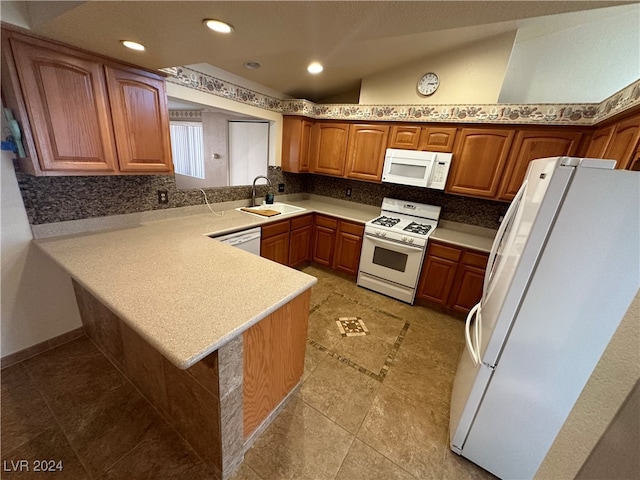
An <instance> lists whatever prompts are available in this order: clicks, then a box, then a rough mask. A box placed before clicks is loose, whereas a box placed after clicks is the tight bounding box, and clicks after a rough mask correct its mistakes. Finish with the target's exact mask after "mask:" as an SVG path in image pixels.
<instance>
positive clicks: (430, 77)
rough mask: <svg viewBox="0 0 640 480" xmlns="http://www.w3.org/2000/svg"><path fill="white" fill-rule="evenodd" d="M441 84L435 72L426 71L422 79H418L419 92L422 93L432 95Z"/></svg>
mask: <svg viewBox="0 0 640 480" xmlns="http://www.w3.org/2000/svg"><path fill="white" fill-rule="evenodd" d="M438 85H440V80H439V79H438V76H437V75H436V74H435V73H425V74H424V75H423V76H422V78H421V79H420V80H418V93H419V94H420V95H425V96H427V95H432V94H433V93H434V92H435V91H436V90H437V89H438Z"/></svg>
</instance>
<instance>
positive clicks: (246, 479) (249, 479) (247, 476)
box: [229, 462, 263, 480]
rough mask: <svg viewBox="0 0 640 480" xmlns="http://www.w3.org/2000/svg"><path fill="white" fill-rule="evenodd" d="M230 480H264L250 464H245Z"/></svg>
mask: <svg viewBox="0 0 640 480" xmlns="http://www.w3.org/2000/svg"><path fill="white" fill-rule="evenodd" d="M229 480H263V479H262V477H261V476H260V475H258V474H257V473H256V472H255V471H254V470H253V469H252V468H251V467H250V466H249V465H248V464H247V462H243V463H242V465H240V466H239V467H238V468H237V470H236V471H235V472H233V474H232V475H231V476H230V477H229Z"/></svg>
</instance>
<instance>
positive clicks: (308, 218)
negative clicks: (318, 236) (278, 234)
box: [289, 215, 313, 267]
mask: <svg viewBox="0 0 640 480" xmlns="http://www.w3.org/2000/svg"><path fill="white" fill-rule="evenodd" d="M312 237H313V215H303V216H301V217H296V218H292V219H291V234H290V235H289V266H290V267H295V266H297V265H301V264H303V263H305V262H308V261H309V260H311V244H312Z"/></svg>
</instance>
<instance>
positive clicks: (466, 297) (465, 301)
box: [449, 261, 486, 313]
mask: <svg viewBox="0 0 640 480" xmlns="http://www.w3.org/2000/svg"><path fill="white" fill-rule="evenodd" d="M485 265H486V261H485ZM484 273H485V269H484V268H478V267H474V266H471V265H465V264H461V265H460V266H459V267H458V270H457V272H456V280H455V282H454V286H453V291H452V293H451V297H450V300H449V304H450V306H451V309H452V310H455V311H457V312H460V313H467V312H468V311H469V310H471V309H472V308H473V306H474V305H475V304H476V303H478V302H479V301H480V299H481V298H482V287H483V283H484Z"/></svg>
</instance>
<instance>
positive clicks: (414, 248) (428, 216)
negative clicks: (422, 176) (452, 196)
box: [358, 198, 440, 304]
mask: <svg viewBox="0 0 640 480" xmlns="http://www.w3.org/2000/svg"><path fill="white" fill-rule="evenodd" d="M439 218H440V207H436V206H434V205H427V204H424V203H415V202H405V201H403V200H397V199H393V198H385V199H384V200H383V201H382V211H381V212H380V216H379V217H377V218H374V219H373V220H371V221H369V222H367V223H366V224H365V226H364V238H363V240H362V253H361V255H360V269H359V271H358V285H360V286H361V287H365V288H368V289H370V290H374V291H376V292H379V293H383V294H385V295H389V296H390V297H393V298H397V299H398V300H402V301H403V302H407V303H410V304H413V300H414V298H415V295H416V288H417V286H418V278H419V277H420V270H421V268H422V261H423V259H424V252H425V251H426V248H427V241H428V239H429V236H430V235H431V234H432V233H433V231H434V230H435V228H436V227H437V226H438V219H439Z"/></svg>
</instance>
